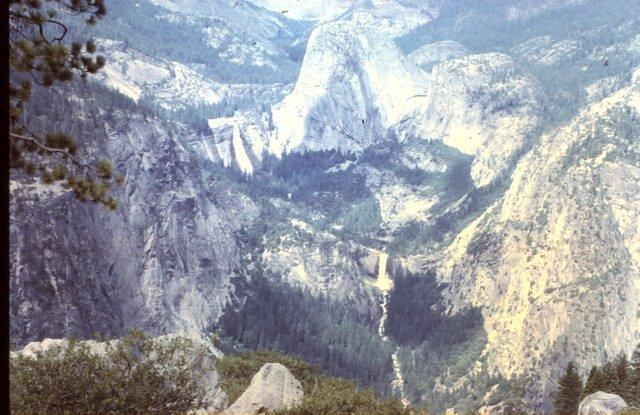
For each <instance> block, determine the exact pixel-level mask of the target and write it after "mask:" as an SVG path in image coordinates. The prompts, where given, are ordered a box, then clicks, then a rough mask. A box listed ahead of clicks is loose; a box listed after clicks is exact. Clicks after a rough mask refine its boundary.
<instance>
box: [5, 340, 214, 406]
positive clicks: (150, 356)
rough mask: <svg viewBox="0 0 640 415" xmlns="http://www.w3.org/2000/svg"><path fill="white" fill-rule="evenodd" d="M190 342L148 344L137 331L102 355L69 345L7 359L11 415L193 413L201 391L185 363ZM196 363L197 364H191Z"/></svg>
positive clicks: (194, 350) (193, 353)
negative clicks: (8, 360)
mask: <svg viewBox="0 0 640 415" xmlns="http://www.w3.org/2000/svg"><path fill="white" fill-rule="evenodd" d="M202 353H205V351H204V350H203V349H202V348H199V347H196V346H194V344H193V343H192V342H191V340H188V339H184V338H173V339H169V340H165V341H154V340H152V339H150V338H148V337H146V336H145V335H144V334H142V333H141V332H136V331H134V332H132V333H131V334H130V335H129V336H127V337H126V338H124V339H122V340H120V341H117V342H109V343H107V345H106V350H105V353H104V355H99V354H96V353H94V352H92V351H91V349H90V348H89V346H88V345H87V344H86V343H79V342H77V341H70V343H69V345H68V347H66V348H51V349H49V350H47V351H45V352H43V353H41V354H39V355H38V356H36V357H26V356H19V357H12V358H11V361H10V379H11V381H10V394H11V395H10V398H11V406H12V412H13V413H16V414H35V413H46V414H53V415H55V414H79V413H91V414H122V413H127V414H147V413H158V414H178V413H185V412H187V411H189V410H192V409H196V408H198V405H199V403H200V402H201V401H202V398H203V396H204V390H203V388H202V385H201V383H200V382H199V379H198V373H197V371H195V370H194V368H193V367H192V365H191V364H190V362H192V361H193V360H194V358H196V357H197V356H198V355H199V354H202ZM196 360H197V359H196Z"/></svg>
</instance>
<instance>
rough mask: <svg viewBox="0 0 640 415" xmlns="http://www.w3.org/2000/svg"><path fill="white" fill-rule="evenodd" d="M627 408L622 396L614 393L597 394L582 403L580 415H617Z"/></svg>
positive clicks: (587, 397) (588, 396) (589, 396)
mask: <svg viewBox="0 0 640 415" xmlns="http://www.w3.org/2000/svg"><path fill="white" fill-rule="evenodd" d="M626 407H627V403H626V402H625V401H624V399H622V398H621V397H620V396H618V395H616V394H613V393H606V392H596V393H592V394H591V395H587V396H586V397H585V398H584V399H583V400H582V402H580V409H579V410H578V414H579V415H615V414H617V413H619V412H620V411H621V410H622V409H624V408H626Z"/></svg>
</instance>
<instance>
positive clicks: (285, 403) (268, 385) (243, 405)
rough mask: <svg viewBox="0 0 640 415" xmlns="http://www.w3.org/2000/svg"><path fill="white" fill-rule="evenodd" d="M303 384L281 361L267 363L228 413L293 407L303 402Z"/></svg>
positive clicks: (247, 414) (239, 414)
mask: <svg viewBox="0 0 640 415" xmlns="http://www.w3.org/2000/svg"><path fill="white" fill-rule="evenodd" d="M302 396H303V392H302V384H301V383H300V381H299V380H298V379H296V378H295V377H294V376H293V375H292V374H291V372H290V371H289V369H287V368H286V367H284V366H283V365H281V364H280V363H267V364H265V365H264V366H262V367H261V368H260V370H259V371H258V373H256V374H255V375H254V376H253V378H252V379H251V384H250V385H249V387H248V388H247V390H245V391H244V393H243V394H242V395H240V397H239V398H238V399H237V400H236V401H235V402H234V404H233V405H231V406H230V407H229V408H228V409H227V410H226V411H225V414H226V415H253V414H257V413H262V412H264V411H276V410H279V409H284V408H292V407H294V406H296V405H298V404H300V402H302Z"/></svg>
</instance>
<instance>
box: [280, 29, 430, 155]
mask: <svg viewBox="0 0 640 415" xmlns="http://www.w3.org/2000/svg"><path fill="white" fill-rule="evenodd" d="M424 82H425V81H424V75H423V74H422V73H421V71H419V70H418V69H417V68H415V67H413V66H412V65H410V64H409V63H408V62H407V61H406V58H405V57H403V56H402V55H401V53H400V51H399V50H398V48H397V47H396V46H395V45H394V44H393V42H392V41H391V39H389V38H387V37H385V36H382V35H378V34H376V33H374V32H372V31H369V30H367V29H362V28H361V27H359V26H358V25H356V24H354V23H352V22H335V23H328V24H324V25H321V26H320V27H318V28H317V29H315V31H314V32H313V33H312V35H311V38H310V39H309V44H308V47H307V52H306V55H305V58H304V61H303V64H302V70H301V72H300V76H299V78H298V82H297V83H296V86H295V89H294V90H293V92H292V93H291V94H290V95H288V96H287V97H286V98H285V99H284V100H283V101H282V102H281V103H280V104H278V105H277V106H275V107H274V114H273V120H274V125H275V133H274V137H273V139H272V141H271V144H270V148H271V151H272V152H274V153H276V154H281V153H285V152H290V151H292V150H302V149H305V150H322V149H329V148H338V149H342V150H349V151H362V150H363V149H364V148H366V147H367V146H369V145H371V144H373V143H375V142H379V141H381V140H384V139H385V135H389V134H390V133H391V130H392V127H394V126H395V125H397V124H398V123H399V122H400V121H401V120H402V119H403V118H404V117H406V116H407V114H408V113H409V112H410V111H411V110H412V109H413V108H414V106H415V105H414V103H413V102H412V101H411V100H410V99H409V98H410V97H411V96H412V95H414V94H417V93H418V91H419V88H420V87H421V86H422V85H423V84H424Z"/></svg>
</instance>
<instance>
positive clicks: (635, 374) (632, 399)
mask: <svg viewBox="0 0 640 415" xmlns="http://www.w3.org/2000/svg"><path fill="white" fill-rule="evenodd" d="M628 389H629V401H628V402H627V403H628V404H629V405H631V406H640V344H638V345H637V346H636V348H635V350H634V351H633V353H632V354H631V373H630V374H629V383H628Z"/></svg>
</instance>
